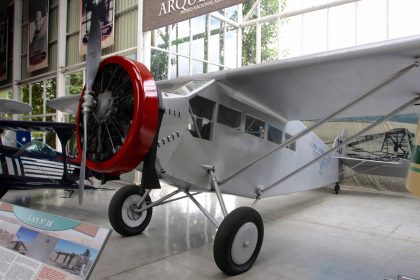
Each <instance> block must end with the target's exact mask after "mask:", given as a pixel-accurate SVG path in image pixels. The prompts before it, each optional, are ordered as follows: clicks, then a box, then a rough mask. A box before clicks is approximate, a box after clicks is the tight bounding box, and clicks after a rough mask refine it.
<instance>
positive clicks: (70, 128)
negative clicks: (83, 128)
mask: <svg viewBox="0 0 420 280" xmlns="http://www.w3.org/2000/svg"><path fill="white" fill-rule="evenodd" d="M0 128H3V129H5V130H12V131H18V130H30V131H44V132H55V133H57V136H58V138H59V139H60V141H61V142H62V144H64V145H65V144H66V143H67V141H68V139H70V137H71V136H72V135H73V133H74V132H75V131H76V125H75V124H71V123H61V122H39V121H12V120H0Z"/></svg>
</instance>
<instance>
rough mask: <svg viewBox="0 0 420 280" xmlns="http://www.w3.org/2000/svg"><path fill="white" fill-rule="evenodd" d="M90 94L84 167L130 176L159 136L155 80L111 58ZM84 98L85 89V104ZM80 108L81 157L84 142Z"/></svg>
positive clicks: (136, 67) (131, 63) (129, 62)
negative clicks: (91, 98)
mask: <svg viewBox="0 0 420 280" xmlns="http://www.w3.org/2000/svg"><path fill="white" fill-rule="evenodd" d="M92 91H93V94H92V95H93V98H94V101H93V108H92V113H91V114H90V117H89V119H88V126H87V128H88V133H87V135H88V137H87V155H86V158H87V161H86V164H87V166H88V167H89V168H90V169H92V170H94V171H97V172H103V173H112V174H121V173H125V172H129V171H131V170H133V169H134V168H135V167H136V166H137V165H139V164H140V163H141V162H142V161H143V159H144V158H145V156H146V155H147V153H148V152H149V150H150V147H151V145H152V142H153V139H154V137H155V134H156V133H157V128H158V107H159V104H158V103H159V101H158V94H157V89H156V85H155V81H154V79H153V76H152V74H151V73H150V71H149V70H148V69H147V68H146V67H145V66H144V65H143V64H142V63H140V62H137V61H133V60H131V59H128V58H125V57H122V56H113V57H109V58H107V59H105V60H103V61H102V62H101V64H100V66H99V70H98V73H97V75H96V78H95V81H94V83H93V86H92ZM84 94H85V89H84V90H83V92H82V97H81V100H83V95H84ZM81 103H82V102H80V103H79V110H78V114H77V144H78V150H79V153H80V152H81V147H82V145H81V144H82V143H83V141H84V135H83V122H82V121H81V120H82V106H81Z"/></svg>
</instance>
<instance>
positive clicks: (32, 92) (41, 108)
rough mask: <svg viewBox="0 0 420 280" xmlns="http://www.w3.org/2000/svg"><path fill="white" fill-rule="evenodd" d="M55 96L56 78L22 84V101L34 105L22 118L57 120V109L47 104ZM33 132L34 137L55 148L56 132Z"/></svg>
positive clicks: (29, 119) (28, 119) (27, 119)
mask: <svg viewBox="0 0 420 280" xmlns="http://www.w3.org/2000/svg"><path fill="white" fill-rule="evenodd" d="M55 97H56V80H55V79H48V80H44V81H40V82H35V83H29V84H26V85H23V86H21V87H20V101H22V102H25V103H28V104H30V105H31V106H32V112H31V113H29V114H24V115H21V116H19V117H20V119H21V120H24V121H49V122H53V121H55V120H56V111H55V110H54V109H51V108H49V107H47V106H46V102H47V101H48V100H51V99H54V98H55ZM31 134H32V138H33V139H36V140H39V141H43V142H45V143H47V144H48V145H49V146H51V147H53V148H55V146H56V137H55V133H43V132H32V133H31Z"/></svg>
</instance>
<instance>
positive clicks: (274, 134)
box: [267, 125, 283, 144]
mask: <svg viewBox="0 0 420 280" xmlns="http://www.w3.org/2000/svg"><path fill="white" fill-rule="evenodd" d="M282 136H283V132H282V131H281V130H280V129H278V128H277V127H274V126H272V125H268V131H267V140H268V141H270V142H273V143H276V144H281V142H282Z"/></svg>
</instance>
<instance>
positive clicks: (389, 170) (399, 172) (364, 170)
mask: <svg viewBox="0 0 420 280" xmlns="http://www.w3.org/2000/svg"><path fill="white" fill-rule="evenodd" d="M338 159H339V160H340V162H342V163H343V164H344V165H346V166H347V167H349V168H350V169H351V170H353V171H354V172H357V173H360V174H366V175H379V176H389V177H400V178H405V177H406V176H407V171H408V166H409V161H408V160H406V159H401V160H399V161H379V160H368V159H361V158H350V157H338Z"/></svg>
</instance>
